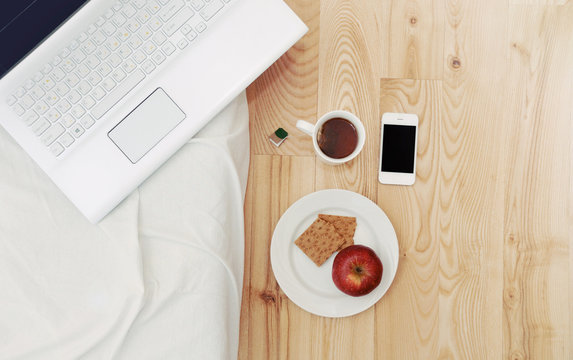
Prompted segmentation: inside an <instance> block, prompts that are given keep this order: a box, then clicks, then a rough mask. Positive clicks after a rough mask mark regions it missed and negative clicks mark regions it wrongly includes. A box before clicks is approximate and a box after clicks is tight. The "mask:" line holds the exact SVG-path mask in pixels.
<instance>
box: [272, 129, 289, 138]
mask: <svg viewBox="0 0 573 360" xmlns="http://www.w3.org/2000/svg"><path fill="white" fill-rule="evenodd" d="M275 135H276V136H278V138H279V139H283V140H284V139H286V138H287V136H288V133H287V132H286V130H285V129H283V128H278V129H277V131H275Z"/></svg>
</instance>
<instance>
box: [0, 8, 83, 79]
mask: <svg viewBox="0 0 573 360" xmlns="http://www.w3.org/2000/svg"><path fill="white" fill-rule="evenodd" d="M88 1H89V0H11V1H2V2H3V4H2V11H0V46H2V50H1V51H0V78H1V77H4V75H6V73H7V72H8V71H9V70H10V69H11V68H12V67H13V66H14V65H16V64H17V63H18V62H19V61H20V60H22V59H23V58H24V57H25V56H26V55H27V54H28V53H29V52H30V51H32V50H33V49H34V48H35V47H36V46H37V45H39V44H40V43H41V42H42V41H43V40H44V39H45V38H46V37H47V36H48V35H50V34H51V33H52V32H53V31H54V30H56V29H57V28H58V26H60V25H61V24H62V23H63V22H64V21H65V20H66V19H67V18H68V17H69V16H70V15H72V14H73V13H74V12H76V11H77V10H78V9H79V8H80V7H81V6H82V5H83V4H85V3H86V2H88Z"/></svg>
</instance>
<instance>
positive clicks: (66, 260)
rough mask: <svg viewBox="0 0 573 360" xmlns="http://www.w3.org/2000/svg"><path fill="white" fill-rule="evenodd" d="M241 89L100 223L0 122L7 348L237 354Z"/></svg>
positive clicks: (1, 344) (40, 354)
mask: <svg viewBox="0 0 573 360" xmlns="http://www.w3.org/2000/svg"><path fill="white" fill-rule="evenodd" d="M248 137H249V134H248V110H247V102H246V97H245V94H244V93H243V94H242V95H241V96H239V97H238V98H237V99H236V100H235V101H234V102H233V103H231V104H230V105H229V106H228V107H227V108H226V109H225V110H224V111H223V112H222V113H221V114H219V115H218V116H217V118H215V119H214V120H213V121H212V122H210V123H209V124H208V125H207V126H206V127H205V128H204V129H203V130H202V131H201V132H200V133H199V134H198V135H197V136H196V137H194V138H193V139H192V140H190V141H189V143H188V144H186V145H185V146H184V147H183V148H182V149H181V150H180V151H179V152H177V153H176V154H175V155H174V156H173V157H172V158H171V159H170V160H169V161H168V162H167V163H166V164H164V166H163V167H162V168H161V169H159V170H158V171H157V172H156V173H155V174H153V175H152V176H151V177H150V178H149V179H148V180H147V181H146V182H145V183H144V184H143V185H142V186H141V187H140V188H139V189H138V190H136V191H135V192H134V193H133V194H131V195H130V196H129V197H128V198H127V199H126V200H125V201H124V202H123V203H122V204H121V205H120V206H118V208H116V209H115V210H114V211H113V212H112V213H110V214H109V215H108V216H107V217H106V218H105V219H104V220H103V221H101V222H100V223H99V224H98V225H91V224H90V223H89V222H88V221H86V220H85V219H84V218H83V217H82V215H81V214H80V213H79V212H78V211H77V210H76V209H75V208H74V207H73V205H72V204H71V203H70V202H69V201H67V199H66V198H65V197H64V195H63V194H62V193H61V192H60V191H59V190H58V189H57V188H56V187H55V185H54V184H53V183H52V182H51V181H50V180H49V179H48V178H47V176H46V175H44V173H43V172H42V171H41V170H40V169H39V168H38V167H37V166H36V165H35V164H34V163H33V161H32V160H30V159H29V158H28V157H27V155H25V154H24V153H23V151H22V150H21V149H20V148H19V146H18V145H16V144H15V142H14V141H13V140H12V139H11V138H10V137H9V136H8V135H7V134H6V132H5V131H3V130H2V129H0V359H77V358H81V359H234V358H236V357H237V349H238V339H239V314H240V302H241V289H242V279H243V253H244V250H243V239H244V231H243V200H244V193H245V187H246V180H247V171H248V162H249V138H248Z"/></svg>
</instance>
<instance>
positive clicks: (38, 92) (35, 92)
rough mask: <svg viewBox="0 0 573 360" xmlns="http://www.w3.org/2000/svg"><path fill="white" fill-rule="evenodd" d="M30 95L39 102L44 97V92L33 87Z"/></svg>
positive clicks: (39, 88) (37, 87)
mask: <svg viewBox="0 0 573 360" xmlns="http://www.w3.org/2000/svg"><path fill="white" fill-rule="evenodd" d="M30 94H32V96H34V97H35V98H36V100H40V99H41V98H42V96H44V95H46V93H45V92H44V90H42V88H41V87H39V86H35V87H34V88H32V90H31V91H30Z"/></svg>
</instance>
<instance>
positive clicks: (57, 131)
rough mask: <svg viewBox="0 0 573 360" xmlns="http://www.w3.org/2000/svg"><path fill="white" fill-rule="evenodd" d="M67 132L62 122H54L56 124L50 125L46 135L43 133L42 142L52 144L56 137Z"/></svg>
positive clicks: (47, 144)
mask: <svg viewBox="0 0 573 360" xmlns="http://www.w3.org/2000/svg"><path fill="white" fill-rule="evenodd" d="M64 132H65V130H64V127H63V126H62V125H60V124H54V126H52V127H50V128H49V129H48V130H46V132H44V135H42V138H41V140H42V142H43V143H44V145H46V146H50V145H52V143H53V142H54V141H56V139H57V138H58V137H59V136H60V135H62V134H63V133H64Z"/></svg>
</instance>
